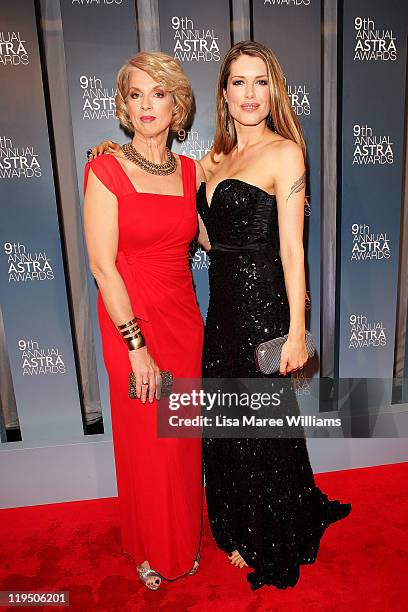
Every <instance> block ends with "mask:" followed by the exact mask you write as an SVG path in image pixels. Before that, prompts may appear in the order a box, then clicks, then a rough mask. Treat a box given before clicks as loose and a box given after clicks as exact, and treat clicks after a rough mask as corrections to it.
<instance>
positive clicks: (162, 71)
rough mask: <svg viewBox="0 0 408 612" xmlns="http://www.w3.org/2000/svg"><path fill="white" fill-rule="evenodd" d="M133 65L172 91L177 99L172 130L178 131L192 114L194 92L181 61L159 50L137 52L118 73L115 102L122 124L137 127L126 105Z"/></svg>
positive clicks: (130, 130)
mask: <svg viewBox="0 0 408 612" xmlns="http://www.w3.org/2000/svg"><path fill="white" fill-rule="evenodd" d="M132 68H139V69H140V70H143V71H144V72H147V74H148V75H149V76H151V77H152V79H154V80H155V81H157V83H160V85H161V86H162V87H163V88H164V89H165V90H166V91H167V92H169V93H171V94H172V96H173V98H174V102H175V112H174V115H173V119H172V122H171V124H170V130H171V131H173V132H178V130H180V129H181V128H182V127H183V126H184V124H185V123H186V121H187V119H188V116H189V114H190V111H191V106H192V102H193V93H192V90H191V85H190V81H189V80H188V78H187V77H186V75H185V74H184V72H183V70H182V68H181V65H180V62H179V61H178V60H176V59H174V58H173V57H171V56H170V55H167V54H166V53H161V52H159V51H151V52H146V51H143V52H140V53H137V55H135V56H134V57H131V58H130V59H129V60H128V61H127V62H126V64H124V65H123V66H122V68H121V69H120V70H119V72H118V75H117V77H116V87H117V94H116V97H115V105H116V117H117V118H118V119H119V121H120V124H121V126H122V127H123V128H125V130H127V131H128V132H130V133H131V134H133V133H134V131H135V130H134V127H133V124H132V122H131V120H130V117H129V114H128V112H127V108H126V98H127V96H128V94H129V74H130V71H131V70H132Z"/></svg>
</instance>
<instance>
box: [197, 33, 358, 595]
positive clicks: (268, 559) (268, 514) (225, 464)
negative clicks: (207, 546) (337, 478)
mask: <svg viewBox="0 0 408 612" xmlns="http://www.w3.org/2000/svg"><path fill="white" fill-rule="evenodd" d="M216 95H217V100H216V105H217V108H216V117H217V119H216V129H215V136H214V146H213V149H212V151H211V152H210V153H209V154H208V155H207V156H206V157H205V158H204V159H203V160H202V161H201V163H202V166H203V168H204V171H205V174H206V178H207V183H206V184H204V183H203V184H202V185H201V188H200V190H199V192H198V198H197V209H198V213H199V217H200V236H199V242H200V243H201V244H202V246H204V248H206V249H207V250H208V251H209V258H210V266H209V282H210V302H209V308H208V314H207V320H206V328H205V339H204V354H203V376H205V377H209V378H218V377H221V378H233V377H236V378H255V377H260V376H262V375H261V374H260V372H259V371H258V370H257V368H256V365H255V359H254V349H255V347H256V345H257V344H258V343H260V342H262V341H265V340H269V339H271V338H275V337H278V336H282V335H284V334H286V333H288V334H289V337H288V340H287V342H286V343H285V345H284V346H283V350H282V357H281V364H280V373H279V374H276V376H279V375H281V376H285V377H286V378H289V379H290V378H291V372H293V371H294V370H296V369H299V368H301V367H302V366H303V365H304V364H305V363H306V361H307V352H306V345H305V293H306V288H305V270H304V253H303V221H304V197H305V182H306V181H305V176H306V175H305V143H304V139H303V136H302V132H301V129H300V126H299V123H298V121H297V117H296V115H295V114H294V112H293V110H292V108H291V105H290V101H289V98H288V95H287V92H286V87H285V81H284V77H283V74H282V70H281V68H280V66H279V64H278V62H277V60H276V58H275V56H274V55H273V53H272V52H271V51H270V50H269V49H268V48H267V47H265V46H263V45H261V44H259V43H255V42H249V41H247V42H241V43H238V44H237V45H235V46H234V47H232V49H230V51H229V52H228V53H227V55H226V57H225V59H224V62H223V65H222V67H221V70H220V75H219V81H218V86H217V93H216ZM290 388H291V387H290ZM291 389H292V388H291ZM292 394H293V397H292V400H295V401H294V404H295V405H296V406H297V402H296V398H295V395H294V392H293V389H292ZM288 401H289V403H290V401H291V399H290V398H289V400H288ZM292 404H293V402H292ZM289 410H290V411H291V412H292V413H293V411H294V410H295V408H294V407H293V405H292V407H290V408H289ZM203 454H204V469H205V480H206V497H207V505H208V515H209V520H210V525H211V530H212V533H213V536H214V538H215V540H216V542H217V544H218V546H219V547H220V548H221V549H222V550H224V551H226V552H227V553H228V555H229V556H230V559H231V562H232V563H234V564H235V565H237V566H239V567H244V566H247V565H248V566H250V567H251V568H253V569H254V571H253V572H252V573H250V574H248V576H247V579H248V581H249V582H250V585H251V588H252V589H253V590H255V589H257V588H259V587H261V586H262V585H264V584H269V585H274V586H276V587H278V588H282V589H283V588H286V587H288V586H294V585H295V584H296V582H297V581H298V579H299V566H300V565H301V564H304V563H313V562H314V561H315V559H316V556H317V552H318V548H319V543H320V539H321V537H322V535H323V533H324V530H325V529H326V527H327V526H328V525H329V524H330V523H332V522H334V521H336V520H339V519H341V518H344V517H345V516H347V515H348V514H349V512H350V509H351V505H350V504H340V502H338V501H337V500H335V501H329V500H328V498H327V496H326V495H324V494H323V493H322V492H321V491H320V490H319V489H318V488H317V487H316V485H315V482H314V477H313V472H312V469H311V466H310V462H309V457H308V453H307V448H306V441H305V438H304V434H303V430H302V431H301V434H300V437H296V438H294V437H292V438H290V437H279V438H270V439H268V438H231V439H225V438H224V439H221V438H206V439H204V440H203Z"/></svg>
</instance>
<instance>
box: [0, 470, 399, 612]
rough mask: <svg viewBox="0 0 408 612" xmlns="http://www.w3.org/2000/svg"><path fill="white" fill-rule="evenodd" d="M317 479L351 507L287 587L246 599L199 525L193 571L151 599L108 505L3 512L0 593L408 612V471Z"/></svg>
mask: <svg viewBox="0 0 408 612" xmlns="http://www.w3.org/2000/svg"><path fill="white" fill-rule="evenodd" d="M316 480H317V482H318V484H319V486H320V488H321V489H322V490H323V491H324V492H325V493H326V494H328V495H329V497H330V498H338V499H340V500H342V501H350V502H351V503H352V505H353V509H352V512H351V514H350V516H349V517H348V518H347V519H345V520H343V521H339V522H338V523H335V524H334V525H331V526H330V527H329V528H328V530H327V531H326V534H325V535H324V537H323V540H322V543H321V546H320V551H319V556H318V560H317V562H316V563H315V564H314V565H309V566H302V569H301V578H300V580H299V582H298V584H297V586H296V587H295V588H294V589H288V590H285V591H278V590H276V589H275V588H273V587H263V588H262V589H260V590H259V591H256V592H252V591H251V590H250V588H249V585H248V583H247V581H246V578H245V574H246V571H245V570H239V569H237V568H235V567H232V566H231V565H230V564H229V562H228V559H227V558H226V556H225V555H224V554H223V553H221V552H220V551H218V550H217V548H216V547H215V545H214V543H213V541H212V538H211V535H210V533H209V527H208V523H207V522H206V521H205V523H204V534H203V543H202V549H201V557H202V561H201V566H200V569H199V572H198V573H197V574H196V575H195V576H192V577H187V578H184V579H182V580H179V581H177V582H174V583H169V582H163V583H162V586H161V587H160V589H159V590H158V591H157V592H150V591H148V590H147V589H146V588H145V587H143V586H142V585H141V584H140V583H139V581H138V579H137V578H136V576H135V571H134V566H133V562H132V560H131V558H130V557H128V556H126V555H123V554H122V553H121V549H120V532H119V527H118V517H117V503H116V499H115V498H112V499H102V500H92V501H84V502H70V503H65V504H53V505H46V506H32V507H29V508H17V509H11V510H0V590H3V591H7V590H26V591H27V590H41V591H44V590H48V589H50V590H67V591H70V598H71V605H70V606H69V609H70V610H73V611H75V612H76V611H81V612H82V611H83V612H85V611H86V612H92V611H93V610H106V611H109V612H124V611H127V610H129V611H131V612H133V611H137V612H150V611H155V610H163V611H166V612H169V611H174V612H184V611H190V610H191V611H200V612H201V611H205V610H211V611H214V610H221V609H222V610H223V612H227V611H229V610H234V611H245V612H256V611H257V610H262V611H264V610H265V611H269V610H271V611H281V610H282V611H284V612H295V611H296V612H298V611H299V610H302V612H303V611H309V610H310V611H311V610H323V611H325V612H326V611H328V612H337V611H341V612H344V611H345V610H346V611H347V612H351V611H353V610H356V611H357V610H358V611H361V610H362V609H365V610H370V611H374V612H377V611H381V612H383V611H387V610H390V611H391V610H392V611H393V612H396V611H399V610H407V609H408V608H407V593H406V573H407V569H408V552H407V549H408V546H407V544H408V536H407V526H408V491H407V482H408V463H401V464H397V465H386V466H380V467H372V468H364V469H357V470H349V471H343V472H332V473H329V474H320V475H317V476H316ZM247 571H248V570H247ZM404 602H405V603H404ZM2 609H3V610H10V611H12V610H15V609H16V608H15V607H8V608H2ZM35 609H36V610H44V611H47V610H63V609H64V608H56V607H42V606H41V607H36V608H35ZM65 609H67V608H65Z"/></svg>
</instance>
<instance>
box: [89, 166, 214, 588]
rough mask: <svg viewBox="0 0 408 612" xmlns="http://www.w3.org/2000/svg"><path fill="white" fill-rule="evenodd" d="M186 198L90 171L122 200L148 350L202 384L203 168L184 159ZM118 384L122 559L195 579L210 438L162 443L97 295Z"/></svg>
mask: <svg viewBox="0 0 408 612" xmlns="http://www.w3.org/2000/svg"><path fill="white" fill-rule="evenodd" d="M180 159H181V168H182V175H183V190H184V195H183V196H171V195H159V194H150V193H141V192H136V190H135V188H134V187H133V185H132V182H131V181H130V179H129V177H128V176H127V174H126V173H125V171H124V170H123V168H122V166H121V164H120V163H119V161H118V160H117V159H116V158H115V157H114V156H112V155H102V156H100V157H97V158H96V159H94V160H93V161H92V162H88V163H87V165H86V167H85V188H86V183H87V177H88V172H89V169H90V168H92V171H93V172H94V174H95V175H96V176H97V177H98V179H99V180H100V181H101V182H102V183H103V184H104V185H105V186H106V187H107V189H109V191H111V192H112V193H113V194H114V195H115V196H116V197H117V200H118V225H119V243H118V253H117V260H116V266H117V269H118V271H119V273H120V274H121V276H122V278H123V280H124V282H125V285H126V288H127V291H128V294H129V297H130V300H131V303H132V307H133V312H134V314H135V316H136V317H137V318H138V321H139V325H140V328H141V330H142V332H143V335H144V337H145V340H146V345H147V347H148V349H149V351H150V353H151V354H152V356H153V357H154V359H155V360H156V363H157V364H158V366H159V368H160V370H170V371H171V372H172V373H173V376H174V377H176V378H177V377H179V378H199V377H200V376H201V353H202V342H203V322H202V318H201V315H200V311H199V308H198V306H197V301H196V297H195V293H194V288H193V283H192V276H191V271H190V268H189V263H188V250H189V244H190V242H191V240H192V239H193V237H194V236H195V234H196V231H197V212H196V179H195V165H194V162H193V161H192V160H191V159H189V158H187V157H184V156H181V157H180ZM97 305H98V317H99V324H100V330H101V335H102V347H103V357H104V362H105V365H106V369H107V372H108V377H109V388H110V405H111V417H112V437H113V447H114V453H115V464H116V478H117V487H118V498H119V507H120V523H121V533H122V547H123V551H124V552H125V553H127V554H129V555H131V556H132V557H133V558H134V560H135V562H136V563H142V562H143V561H144V560H145V559H147V560H148V561H149V563H150V566H151V567H152V568H154V569H155V570H156V571H158V572H159V573H160V574H161V575H162V576H163V577H165V578H168V579H174V578H177V577H179V576H182V575H184V574H186V573H187V572H188V571H190V570H191V569H192V567H193V564H194V559H195V557H196V554H197V552H198V549H199V544H200V535H201V509H202V506H201V502H202V477H201V439H200V438H158V437H157V402H156V400H155V401H154V402H153V404H150V403H149V402H146V404H142V402H141V401H140V400H138V399H129V397H128V377H129V373H130V371H131V367H130V361H129V356H128V349H127V346H126V344H125V342H124V341H123V339H122V337H121V336H120V334H119V332H118V330H117V329H116V327H115V325H114V323H113V322H112V320H111V318H110V317H109V315H108V313H107V311H106V309H105V306H104V303H103V300H102V297H101V295H100V293H98V303H97Z"/></svg>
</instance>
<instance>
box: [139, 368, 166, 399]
mask: <svg viewBox="0 0 408 612" xmlns="http://www.w3.org/2000/svg"><path fill="white" fill-rule="evenodd" d="M160 376H161V387H160V395H163V396H166V397H168V396H169V395H170V393H171V388H172V385H173V374H172V373H171V372H167V371H165V372H160ZM129 397H130V399H136V398H137V395H136V378H135V375H134V374H133V372H131V373H130V374H129Z"/></svg>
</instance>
